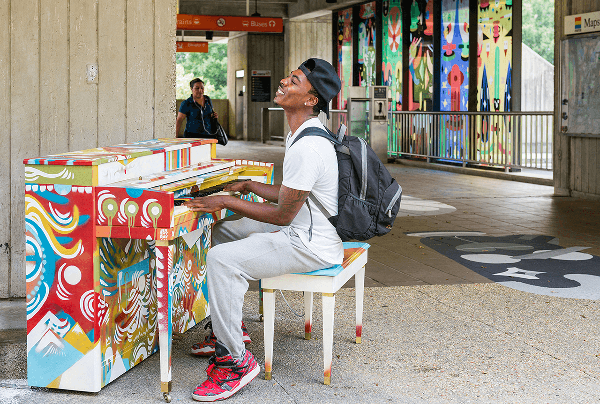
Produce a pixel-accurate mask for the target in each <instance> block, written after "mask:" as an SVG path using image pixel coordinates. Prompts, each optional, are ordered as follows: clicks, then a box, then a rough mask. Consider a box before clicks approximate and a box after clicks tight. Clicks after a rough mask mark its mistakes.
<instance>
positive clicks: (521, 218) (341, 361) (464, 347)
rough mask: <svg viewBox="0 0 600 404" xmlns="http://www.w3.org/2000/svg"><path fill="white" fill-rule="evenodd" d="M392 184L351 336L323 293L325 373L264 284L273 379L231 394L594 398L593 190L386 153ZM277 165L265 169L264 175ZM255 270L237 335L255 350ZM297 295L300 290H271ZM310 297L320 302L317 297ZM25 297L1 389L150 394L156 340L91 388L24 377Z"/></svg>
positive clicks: (341, 307) (345, 296) (190, 381)
mask: <svg viewBox="0 0 600 404" xmlns="http://www.w3.org/2000/svg"><path fill="white" fill-rule="evenodd" d="M217 155H218V156H222V157H239V158H247V157H249V156H252V157H253V158H255V159H257V160H263V161H272V162H275V163H276V167H278V168H280V167H281V160H282V157H283V147H282V145H281V144H279V143H273V144H270V145H261V144H258V143H243V142H236V141H232V142H230V144H229V145H227V146H226V147H220V146H219V148H218V149H217ZM388 168H389V169H390V172H391V173H392V174H393V176H394V177H395V178H396V179H397V180H398V182H399V183H400V184H401V185H402V187H403V190H404V193H403V202H402V206H401V208H402V210H401V212H400V214H399V217H398V219H397V220H396V223H395V225H394V229H393V230H392V231H391V232H390V234H388V235H386V236H384V237H381V238H377V239H374V240H371V244H372V247H371V248H370V249H369V263H368V265H367V270H366V275H367V281H366V286H367V289H366V291H365V316H364V331H363V343H362V344H361V345H357V344H355V343H354V342H353V333H354V324H353V321H354V319H353V316H354V308H353V304H354V297H353V289H351V287H352V286H353V285H352V282H349V284H348V285H346V286H347V287H346V288H344V289H343V290H342V291H340V292H339V293H338V295H337V298H336V319H335V321H336V325H335V334H334V363H333V371H332V384H331V385H330V386H324V385H323V384H322V359H321V342H322V341H321V338H320V337H319V332H320V330H321V323H320V316H319V315H315V327H314V330H315V331H314V335H316V338H314V339H313V340H311V341H304V340H303V339H302V337H303V335H304V333H303V320H302V319H301V318H298V317H296V316H295V315H294V314H293V313H292V312H291V311H290V310H289V309H288V308H287V307H286V306H285V304H283V302H282V299H281V298H280V297H279V296H278V304H277V313H276V325H275V336H276V341H275V352H274V356H275V357H274V368H273V380H271V381H266V380H264V379H263V374H262V373H261V374H260V375H259V377H258V378H257V379H256V380H255V381H253V382H252V383H251V384H250V385H249V386H248V387H247V388H245V389H244V390H243V391H242V392H241V393H239V394H238V395H236V396H234V397H232V398H231V399H230V400H228V401H229V402H231V403H238V402H239V403H242V402H244V403H259V402H261V403H262V402H278V403H280V402H281V403H316V402H318V403H382V402H393V403H594V402H596V403H598V402H600V340H599V339H598V335H599V331H600V330H599V328H600V321H599V320H600V310H599V309H600V303H599V300H600V284H599V283H598V282H597V279H600V278H599V276H600V274H599V272H600V263H599V262H600V231H599V229H600V202H599V201H589V200H579V199H573V198H564V197H563V198H558V197H554V196H553V188H552V187H550V186H545V185H537V184H531V183H523V182H519V181H506V180H501V179H497V178H488V177H480V176H470V175H464V174H459V173H454V172H446V171H436V170H430V169H425V168H420V167H414V166H407V165H404V164H390V165H388ZM277 180H279V181H280V180H281V170H280V169H279V170H277V171H276V181H277ZM257 293H258V292H257V291H256V285H252V290H251V291H250V292H248V294H247V297H246V306H245V312H244V316H245V323H246V325H247V326H248V328H249V331H250V335H251V337H252V338H253V343H252V344H251V345H249V349H251V350H252V352H253V353H254V354H255V355H256V357H257V359H258V360H259V362H261V363H262V362H263V361H264V348H263V339H262V328H261V327H262V323H260V322H259V321H258V314H257ZM286 298H287V299H288V301H289V303H290V305H291V306H292V308H294V309H295V310H296V311H301V307H302V300H301V296H300V295H299V294H296V293H289V292H288V293H286ZM315 303H316V307H315V313H319V310H320V301H319V299H318V298H317V299H316V301H315ZM23 318H24V302H23V301H22V300H21V301H20V300H17V301H12V302H9V301H0V338H1V340H2V342H1V343H0V403H38V402H39V403H53V402H56V403H58V402H60V403H62V402H72V403H79V402H83V401H86V402H90V403H105V402H106V403H108V402H115V401H119V402H125V403H127V402H132V403H134V402H136V403H137V402H144V403H146V402H156V403H158V402H160V401H161V395H160V394H159V393H158V391H159V370H158V369H159V367H158V355H154V356H152V357H151V358H149V359H148V360H146V361H145V362H143V363H142V364H140V365H138V366H137V367H135V368H134V369H132V370H131V371H129V372H127V373H126V374H124V375H123V376H121V377H120V378H118V379H117V380H116V381H114V382H113V383H111V384H110V385H108V386H107V387H106V388H104V389H103V390H102V391H101V392H100V393H98V394H82V393H76V392H65V391H51V390H47V389H38V388H35V389H30V388H28V387H27V386H26V380H25V378H26V373H25V362H26V354H25V331H24V330H23V327H24V321H23ZM203 332H204V330H203V328H202V327H201V326H198V327H195V328H194V329H192V330H190V331H189V332H188V333H186V335H185V336H184V338H183V340H182V341H179V342H176V343H175V344H174V351H173V381H174V382H173V394H172V397H173V401H174V402H175V401H178V402H191V401H192V400H191V397H190V392H191V390H192V388H193V386H194V385H195V384H196V383H198V382H200V381H202V380H203V369H204V368H205V367H206V365H207V361H206V360H205V359H198V358H195V357H191V356H190V355H189V354H188V349H189V346H190V345H191V343H193V342H195V341H196V340H198V339H200V338H201V337H202V336H203V335H204V334H203Z"/></svg>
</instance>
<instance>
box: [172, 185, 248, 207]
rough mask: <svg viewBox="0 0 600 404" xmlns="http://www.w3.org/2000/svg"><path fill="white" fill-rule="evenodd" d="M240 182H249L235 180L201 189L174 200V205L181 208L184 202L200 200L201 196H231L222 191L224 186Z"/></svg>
mask: <svg viewBox="0 0 600 404" xmlns="http://www.w3.org/2000/svg"><path fill="white" fill-rule="evenodd" d="M240 181H250V180H249V179H247V178H244V179H235V180H231V181H227V182H223V183H221V184H219V185H215V186H212V187H209V188H205V189H202V190H199V191H196V192H192V193H190V194H189V195H186V196H185V197H178V198H175V201H174V205H175V206H181V205H182V204H183V203H184V202H186V201H189V200H190V199H193V198H201V197H203V196H209V195H215V194H219V193H222V195H231V194H232V193H231V192H227V191H223V190H224V189H225V185H227V184H233V183H236V182H240Z"/></svg>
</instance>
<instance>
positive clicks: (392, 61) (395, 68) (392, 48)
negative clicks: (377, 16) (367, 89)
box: [381, 0, 403, 111]
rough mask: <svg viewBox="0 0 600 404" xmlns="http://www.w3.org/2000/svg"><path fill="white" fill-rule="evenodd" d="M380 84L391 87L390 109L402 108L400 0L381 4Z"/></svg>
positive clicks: (398, 109) (391, 0)
mask: <svg viewBox="0 0 600 404" xmlns="http://www.w3.org/2000/svg"><path fill="white" fill-rule="evenodd" d="M382 21H383V30H382V32H383V40H382V42H383V43H382V45H381V53H382V57H381V60H382V66H381V71H382V73H383V74H382V78H383V82H382V84H383V85H384V86H389V87H390V89H391V95H392V102H391V104H390V109H391V110H392V111H401V110H402V74H403V73H402V6H401V0H390V1H388V2H384V4H383V19H382Z"/></svg>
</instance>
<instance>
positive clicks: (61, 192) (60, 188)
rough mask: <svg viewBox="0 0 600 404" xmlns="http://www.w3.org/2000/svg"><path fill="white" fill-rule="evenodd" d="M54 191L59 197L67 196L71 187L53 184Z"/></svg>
mask: <svg viewBox="0 0 600 404" xmlns="http://www.w3.org/2000/svg"><path fill="white" fill-rule="evenodd" d="M54 190H55V191H56V193H57V194H59V195H68V194H69V193H70V192H71V186H70V185H65V184H54Z"/></svg>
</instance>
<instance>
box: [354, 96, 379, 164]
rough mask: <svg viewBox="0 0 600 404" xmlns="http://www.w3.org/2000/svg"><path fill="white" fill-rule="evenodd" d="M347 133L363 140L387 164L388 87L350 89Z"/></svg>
mask: <svg viewBox="0 0 600 404" xmlns="http://www.w3.org/2000/svg"><path fill="white" fill-rule="evenodd" d="M349 90H350V91H349V97H348V104H347V105H348V107H347V108H348V132H349V133H350V135H352V136H356V137H361V138H363V139H365V140H366V141H367V142H368V144H369V146H371V148H372V149H373V151H374V152H375V153H376V154H377V157H379V159H380V160H381V161H383V162H387V158H388V156H387V144H388V139H387V137H388V136H387V132H388V130H387V127H388V87H387V86H369V87H350V89H349Z"/></svg>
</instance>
